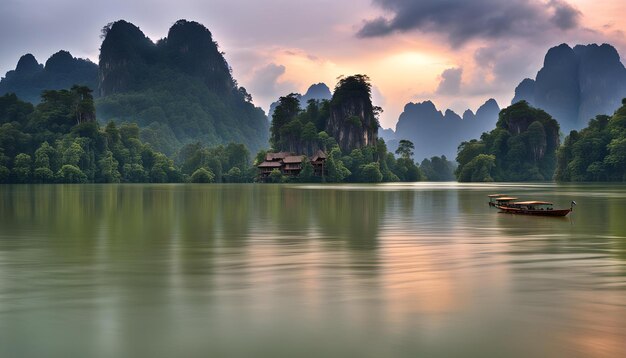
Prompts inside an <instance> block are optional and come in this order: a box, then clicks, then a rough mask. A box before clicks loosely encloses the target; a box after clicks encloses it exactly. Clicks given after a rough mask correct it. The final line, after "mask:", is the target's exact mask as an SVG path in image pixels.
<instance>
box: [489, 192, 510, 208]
mask: <svg viewBox="0 0 626 358" xmlns="http://www.w3.org/2000/svg"><path fill="white" fill-rule="evenodd" d="M503 196H506V195H504V194H490V195H487V197H489V206H495V204H496V199H497V198H500V197H503Z"/></svg>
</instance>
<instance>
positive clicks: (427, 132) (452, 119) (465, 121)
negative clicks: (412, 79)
mask: <svg viewBox="0 0 626 358" xmlns="http://www.w3.org/2000/svg"><path fill="white" fill-rule="evenodd" d="M499 112H500V108H499V106H498V103H497V102H496V101H495V100H494V99H489V100H488V101H487V102H485V103H484V104H483V105H482V106H480V107H479V108H478V110H477V111H476V113H475V114H474V112H472V111H471V110H467V111H465V112H464V113H463V117H461V116H459V115H458V114H456V113H455V112H454V111H452V110H449V109H448V110H446V111H445V113H442V112H441V111H439V110H438V109H437V108H436V107H435V104H434V103H432V102H431V101H426V102H421V103H408V104H407V105H406V106H405V107H404V111H403V112H402V114H400V118H399V119H398V123H397V124H396V130H395V133H394V140H391V141H389V142H388V143H387V145H388V147H389V150H390V151H393V150H395V147H397V141H398V140H400V139H408V140H410V141H411V142H413V144H414V145H415V155H414V158H417V159H418V160H419V159H422V158H431V157H434V156H440V155H442V154H443V155H445V156H446V157H448V158H455V157H456V152H457V146H458V145H459V143H461V142H463V141H466V140H469V139H471V138H475V137H480V135H481V134H482V133H483V132H486V131H489V130H491V129H492V128H493V127H494V126H495V124H496V121H497V119H498V113H499ZM388 135H389V133H386V134H385V136H388Z"/></svg>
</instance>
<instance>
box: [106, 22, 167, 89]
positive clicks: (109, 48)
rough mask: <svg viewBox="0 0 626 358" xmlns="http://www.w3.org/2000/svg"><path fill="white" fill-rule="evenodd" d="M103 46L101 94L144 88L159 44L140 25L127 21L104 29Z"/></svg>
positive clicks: (115, 23)
mask: <svg viewBox="0 0 626 358" xmlns="http://www.w3.org/2000/svg"><path fill="white" fill-rule="evenodd" d="M104 31H105V32H104V33H105V37H104V41H103V42H102V46H100V63H99V80H100V86H99V90H100V95H101V96H107V95H112V94H116V93H121V92H126V91H130V90H135V89H138V88H141V86H142V84H143V83H144V81H145V77H146V76H148V75H149V73H150V71H149V68H148V67H149V65H150V64H153V63H154V62H156V59H157V51H156V46H155V44H154V43H152V41H150V39H149V38H148V37H146V35H144V34H143V32H141V30H139V28H138V27H137V26H135V25H133V24H131V23H129V22H126V21H124V20H120V21H116V22H114V23H112V24H110V25H108V28H107V29H105V30H104Z"/></svg>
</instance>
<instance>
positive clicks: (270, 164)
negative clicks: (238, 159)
mask: <svg viewBox="0 0 626 358" xmlns="http://www.w3.org/2000/svg"><path fill="white" fill-rule="evenodd" d="M281 166H282V164H281V163H280V162H267V161H265V162H263V163H261V164H259V165H258V166H257V167H258V168H280V167H281Z"/></svg>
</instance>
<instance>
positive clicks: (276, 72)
mask: <svg viewBox="0 0 626 358" xmlns="http://www.w3.org/2000/svg"><path fill="white" fill-rule="evenodd" d="M285 72H286V68H285V66H283V65H278V64H275V63H269V64H267V65H265V66H263V67H260V68H258V69H257V70H255V71H254V73H253V74H252V78H251V79H250V81H248V87H249V88H248V89H249V90H250V93H252V94H253V96H254V99H255V103H258V104H261V105H266V104H269V103H271V101H273V100H275V99H276V98H278V97H280V96H283V95H285V94H288V93H290V92H292V91H295V85H294V84H293V83H291V82H289V81H281V80H280V78H281V77H282V76H283V75H284V74H285Z"/></svg>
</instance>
